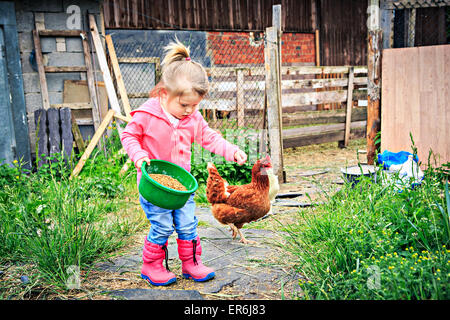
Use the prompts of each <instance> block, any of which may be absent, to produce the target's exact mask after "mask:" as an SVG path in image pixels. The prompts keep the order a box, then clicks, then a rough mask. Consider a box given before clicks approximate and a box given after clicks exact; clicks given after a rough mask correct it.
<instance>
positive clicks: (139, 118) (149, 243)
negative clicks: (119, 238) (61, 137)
mask: <svg viewBox="0 0 450 320" xmlns="http://www.w3.org/2000/svg"><path fill="white" fill-rule="evenodd" d="M165 51H166V55H165V57H164V60H163V62H162V76H161V81H160V82H159V83H158V84H157V85H156V86H155V88H154V89H153V90H152V92H151V97H152V98H150V99H149V100H147V101H146V102H145V103H144V104H143V105H142V106H141V107H139V108H138V109H136V110H134V111H132V112H131V115H132V120H131V121H130V122H129V123H128V125H127V126H126V127H125V130H124V131H123V133H122V135H121V141H122V144H123V147H124V148H125V150H126V152H127V153H128V156H129V157H130V159H131V160H132V161H133V162H134V164H135V166H136V168H137V183H138V185H139V181H140V179H141V175H142V172H141V166H142V163H143V162H144V161H145V162H147V163H148V164H150V159H161V160H166V161H170V162H172V163H175V164H177V165H179V166H181V167H183V168H185V169H186V170H188V171H190V169H191V164H190V160H191V144H192V143H193V142H194V141H195V142H197V143H199V144H200V145H201V146H203V147H204V148H205V149H207V150H209V151H211V152H213V153H216V154H219V155H221V156H223V157H225V159H226V160H227V161H235V162H237V163H238V164H239V165H242V164H244V163H245V161H246V160H247V155H246V154H245V152H243V151H242V150H240V149H239V147H238V146H235V145H233V144H231V143H229V142H228V141H226V140H225V139H224V138H222V136H221V135H220V134H219V133H217V132H216V131H214V130H212V129H211V128H209V126H208V123H207V122H206V121H205V120H204V119H203V117H202V115H201V114H200V112H199V111H198V105H199V103H200V101H201V100H202V99H203V97H204V96H205V95H206V93H207V92H208V89H209V83H208V76H207V74H206V71H205V69H204V68H203V67H202V66H201V65H200V64H199V63H197V62H194V61H192V60H191V58H190V53H189V48H186V47H185V46H184V45H183V44H182V43H181V42H179V41H178V39H177V40H176V42H171V43H170V44H169V45H168V46H166V47H165ZM193 198H194V194H192V195H191V196H190V198H189V200H188V201H187V202H186V204H185V206H184V207H182V208H181V209H177V210H167V209H163V208H160V207H157V206H155V205H153V204H151V203H150V202H148V201H146V200H145V199H144V198H143V197H142V196H141V195H139V201H140V203H141V206H142V209H143V210H144V212H145V213H146V215H147V218H148V219H149V220H150V223H151V227H150V232H149V234H148V236H147V238H146V239H145V244H144V250H143V254H142V256H143V266H142V270H141V277H142V278H143V279H145V280H147V281H149V282H150V283H151V284H153V285H168V284H170V283H172V282H175V281H176V277H175V275H174V274H173V273H172V272H170V271H169V270H168V264H167V260H168V256H167V242H168V238H169V236H170V235H171V234H172V233H173V231H174V227H175V230H176V231H177V235H178V239H177V244H178V255H179V258H180V260H181V261H182V273H183V276H184V277H185V278H188V279H193V280H195V281H206V280H209V279H211V278H213V277H214V275H215V274H214V270H213V269H211V268H208V267H206V266H204V265H203V264H202V261H201V259H200V256H201V254H202V247H201V245H200V238H199V236H198V234H197V223H198V221H197V217H196V216H195V214H194V211H195V202H194V199H193ZM163 259H165V260H166V261H165V262H166V267H165V268H164V267H163V265H162V261H163Z"/></svg>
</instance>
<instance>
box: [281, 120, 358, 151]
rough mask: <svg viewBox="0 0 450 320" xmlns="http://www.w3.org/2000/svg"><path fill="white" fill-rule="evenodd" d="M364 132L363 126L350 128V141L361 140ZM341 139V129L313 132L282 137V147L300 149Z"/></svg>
mask: <svg viewBox="0 0 450 320" xmlns="http://www.w3.org/2000/svg"><path fill="white" fill-rule="evenodd" d="M364 124H365V122H364ZM365 131H366V128H365V125H364V126H359V127H358V126H357V127H352V128H351V131H350V139H357V138H363V137H364V136H365ZM342 139H344V130H343V129H341V130H333V131H326V132H315V133H311V134H309V135H301V136H287V137H283V147H284V148H294V147H302V146H307V145H312V144H320V143H326V142H334V141H340V140H342Z"/></svg>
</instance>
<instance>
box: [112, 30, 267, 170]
mask: <svg viewBox="0 0 450 320" xmlns="http://www.w3.org/2000/svg"><path fill="white" fill-rule="evenodd" d="M108 33H109V34H110V35H111V37H112V40H113V43H114V47H115V51H116V55H117V59H118V62H119V66H120V70H121V73H122V77H123V80H124V84H125V88H126V90H127V95H128V98H129V101H130V105H131V109H132V110H134V109H136V108H138V107H139V106H141V105H142V104H143V103H144V102H145V101H146V100H147V99H148V98H149V92H150V91H151V90H152V88H153V87H154V86H155V85H156V84H157V83H158V81H159V80H160V76H161V61H162V59H163V57H164V47H165V46H166V45H167V44H168V43H169V42H170V41H173V40H174V39H175V36H176V37H177V38H178V39H179V40H180V41H181V42H183V43H184V44H185V45H186V46H187V47H189V48H190V52H191V59H192V60H193V61H196V62H199V63H201V64H202V65H203V66H204V67H205V69H206V71H207V73H208V78H209V83H210V90H209V92H208V94H207V95H206V96H205V98H204V99H203V100H202V101H201V103H200V106H199V111H200V112H201V114H202V115H203V117H204V119H205V120H206V121H207V122H208V124H209V126H210V127H211V128H213V129H215V130H217V131H218V132H220V133H221V134H222V135H223V136H224V138H226V139H227V140H229V141H230V142H232V143H236V144H237V145H239V146H240V147H241V148H242V149H243V150H245V151H247V154H248V155H249V161H250V162H251V163H253V162H254V161H255V160H256V158H257V157H259V156H260V154H261V153H263V152H267V151H268V146H267V142H266V141H267V139H264V140H263V136H265V135H264V132H266V130H265V129H266V128H267V125H266V122H267V120H266V117H265V109H264V107H265V103H264V100H265V69H264V35H263V34H262V33H252V32H248V33H246V32H226V33H224V32H203V31H161V30H120V31H119V30H111V32H108ZM200 158H202V159H203V161H205V157H204V156H203V157H200ZM206 160H208V159H206ZM214 161H216V163H217V161H220V160H219V159H215V160H214Z"/></svg>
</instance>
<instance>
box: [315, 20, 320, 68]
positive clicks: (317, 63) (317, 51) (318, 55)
mask: <svg viewBox="0 0 450 320" xmlns="http://www.w3.org/2000/svg"><path fill="white" fill-rule="evenodd" d="M319 34H320V33H319V29H316V37H315V40H316V48H315V50H316V66H320V35H319Z"/></svg>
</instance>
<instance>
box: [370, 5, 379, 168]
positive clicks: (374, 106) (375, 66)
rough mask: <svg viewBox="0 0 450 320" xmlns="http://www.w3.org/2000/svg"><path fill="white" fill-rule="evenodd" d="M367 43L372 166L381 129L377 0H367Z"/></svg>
mask: <svg viewBox="0 0 450 320" xmlns="http://www.w3.org/2000/svg"><path fill="white" fill-rule="evenodd" d="M368 4H369V10H368V12H369V18H368V32H369V34H368V42H367V130H366V133H367V163H368V164H374V158H375V152H376V150H377V148H379V144H377V145H375V136H376V135H377V133H378V132H379V131H380V128H381V110H380V98H381V53H382V49H383V43H382V39H383V37H382V35H383V31H382V30H381V29H380V6H379V0H369V1H368Z"/></svg>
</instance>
